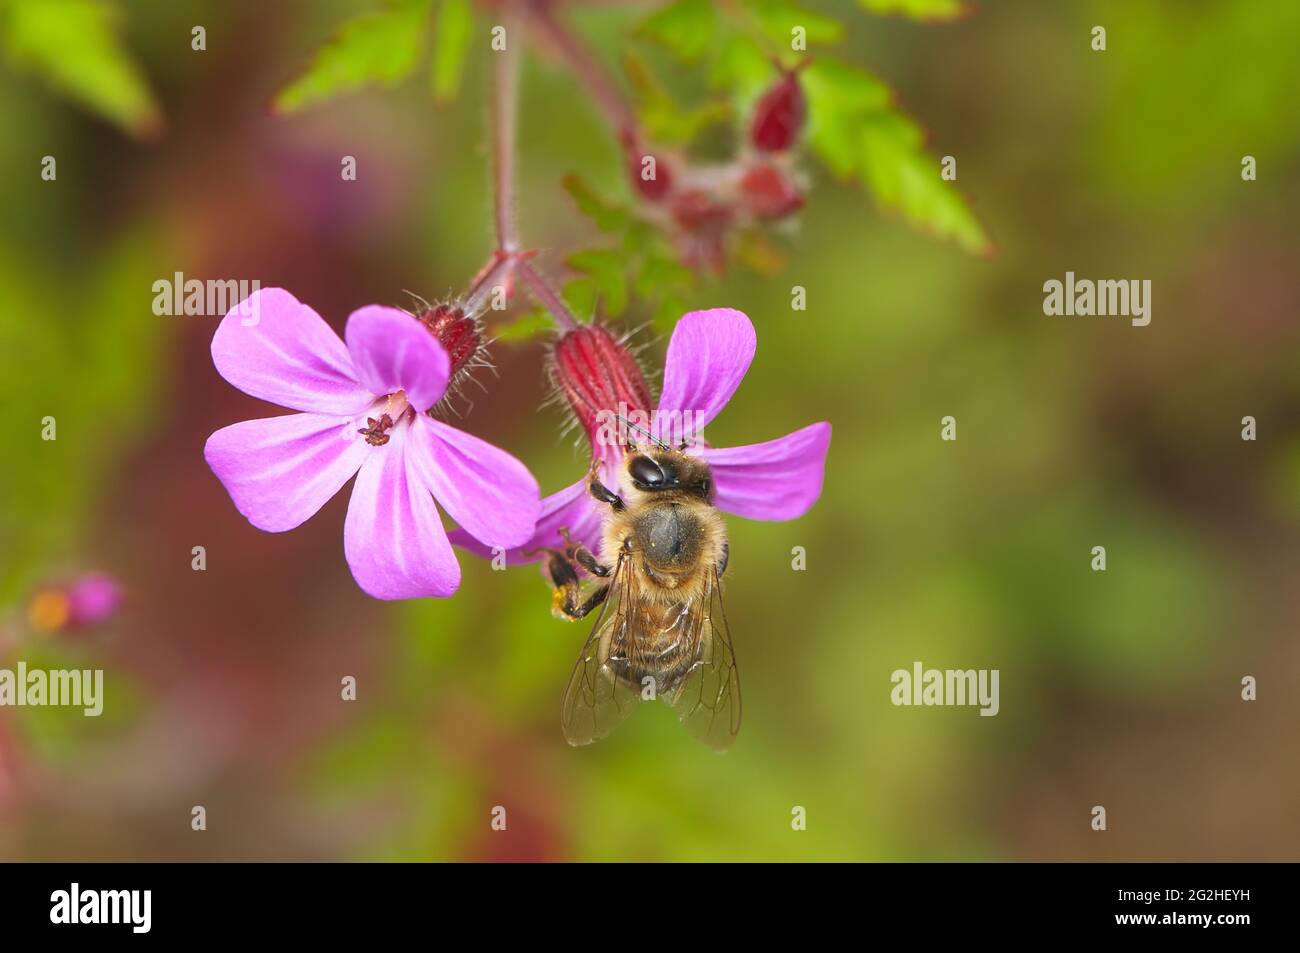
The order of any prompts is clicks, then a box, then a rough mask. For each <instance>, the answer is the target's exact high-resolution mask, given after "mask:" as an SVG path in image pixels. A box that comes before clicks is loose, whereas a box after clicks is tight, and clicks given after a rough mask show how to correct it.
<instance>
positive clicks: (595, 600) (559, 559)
mask: <svg viewBox="0 0 1300 953" xmlns="http://www.w3.org/2000/svg"><path fill="white" fill-rule="evenodd" d="M569 550H571V551H572V550H576V552H569V551H565V552H562V551H560V550H558V549H551V550H548V552H549V553H550V555H549V556H548V557H547V560H546V574H547V575H548V576H549V577H550V579H551V585H552V586H553V587H554V589H555V592H554V594H553V595H552V596H551V615H553V616H555V617H556V618H557V619H564V620H566V621H568V622H576V621H577V620H578V619H581V618H582V617H583V616H585V615H586V614H587V613H589V612H591V610H592V609H594V608H596V606H598V605H600V604H601V603H602V602H604V601H605V596H606V595H608V593H609V583H602V584H601V585H600V586H598V587H597V588H596V589H594V590H593V591H592V593H591V595H589V596H588V597H587V598H586V600H585V601H580V600H581V598H582V581H581V579H580V578H579V576H578V569H577V566H575V565H574V561H575V559H576V560H577V561H578V562H580V563H582V565H583V568H586V569H588V571H589V572H593V573H594V574H595V575H597V576H607V575H609V570H608V569H607V567H604V566H601V565H600V564H599V563H597V562H596V559H595V557H594V556H592V555H591V552H590V551H589V550H588V549H587V548H586V547H585V546H583V545H582V544H581V543H578V544H575V545H572V546H570V547H569ZM578 553H582V554H585V559H584V557H583V556H582V555H578ZM586 560H590V562H591V566H592V567H595V568H594V569H593V568H591V567H588V566H587V563H586ZM599 569H605V570H606V571H605V572H597V571H596V570H599Z"/></svg>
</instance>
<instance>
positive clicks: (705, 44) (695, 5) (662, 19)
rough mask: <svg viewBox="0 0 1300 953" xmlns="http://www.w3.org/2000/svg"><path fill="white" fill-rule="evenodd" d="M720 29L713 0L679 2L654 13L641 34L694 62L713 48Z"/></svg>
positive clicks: (640, 30)
mask: <svg viewBox="0 0 1300 953" xmlns="http://www.w3.org/2000/svg"><path fill="white" fill-rule="evenodd" d="M717 29H718V16H717V13H716V12H715V11H714V9H713V4H712V3H710V2H709V0H677V2H676V3H670V4H669V5H668V6H666V7H664V8H663V9H661V10H657V11H655V12H654V13H652V14H651V15H650V16H649V17H648V18H647V19H646V20H645V21H643V22H642V24H641V26H640V27H639V30H638V32H639V33H641V35H643V36H645V37H647V38H649V39H652V40H655V41H657V42H659V43H661V44H663V46H665V47H667V48H668V49H669V50H670V51H671V52H672V53H673V54H674V55H676V56H677V57H678V59H681V60H684V61H685V62H688V63H691V62H694V61H696V60H698V59H699V58H700V57H701V56H703V55H704V54H705V53H707V52H708V51H709V50H710V49H711V48H712V47H713V43H714V34H715V33H716V32H717Z"/></svg>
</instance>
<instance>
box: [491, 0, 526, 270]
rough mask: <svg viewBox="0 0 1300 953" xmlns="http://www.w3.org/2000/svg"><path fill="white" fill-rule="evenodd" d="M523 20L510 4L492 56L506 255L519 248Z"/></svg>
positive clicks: (500, 233)
mask: <svg viewBox="0 0 1300 953" xmlns="http://www.w3.org/2000/svg"><path fill="white" fill-rule="evenodd" d="M523 32H524V27H523V21H522V20H520V18H519V17H516V16H514V15H513V13H512V12H511V11H510V9H509V5H507V12H506V18H505V35H506V48H505V49H504V50H499V51H497V52H495V53H494V54H493V55H494V56H495V57H496V61H495V66H494V69H493V74H494V83H493V95H492V126H493V136H492V157H493V163H492V164H493V170H494V175H493V199H494V201H495V204H496V230H497V249H498V250H499V251H504V252H506V253H507V254H509V253H511V252H514V251H516V250H517V249H518V248H519V238H518V233H517V229H518V226H517V223H516V221H515V202H514V182H515V113H516V111H517V106H518V95H517V91H518V87H519V48H520V46H521V45H522V43H523Z"/></svg>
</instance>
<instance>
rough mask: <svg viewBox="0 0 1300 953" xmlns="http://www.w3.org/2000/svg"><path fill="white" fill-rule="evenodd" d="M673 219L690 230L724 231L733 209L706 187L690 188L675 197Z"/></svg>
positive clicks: (729, 222)
mask: <svg viewBox="0 0 1300 953" xmlns="http://www.w3.org/2000/svg"><path fill="white" fill-rule="evenodd" d="M672 213H673V220H674V221H676V222H677V224H678V225H680V226H681V227H682V228H684V229H686V231H688V232H718V233H720V232H723V231H725V230H726V228H727V226H728V225H730V224H731V219H732V210H731V208H730V207H728V206H726V205H724V204H723V203H721V202H719V201H718V200H717V199H715V198H714V197H713V196H712V195H710V194H709V193H708V192H706V191H705V190H704V189H688V190H686V191H684V192H682V193H681V194H680V195H678V196H677V197H676V198H675V199H673V204H672Z"/></svg>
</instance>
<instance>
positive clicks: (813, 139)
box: [800, 59, 891, 178]
mask: <svg viewBox="0 0 1300 953" xmlns="http://www.w3.org/2000/svg"><path fill="white" fill-rule="evenodd" d="M800 81H801V82H802V83H803V88H804V94H805V95H806V96H807V97H808V144H809V146H810V147H811V148H812V150H813V151H814V152H815V153H817V155H818V156H819V157H820V158H821V159H822V161H823V162H825V163H826V165H827V166H828V167H829V168H830V170H831V171H832V172H834V173H835V174H836V175H837V176H839V177H840V178H849V177H851V176H853V175H854V174H855V172H856V170H857V168H858V166H859V163H860V153H861V136H860V135H859V127H860V125H861V122H862V119H863V117H864V116H866V115H869V114H871V113H877V112H880V111H882V110H884V109H885V108H887V107H888V105H889V101H890V98H891V97H890V92H889V87H888V86H886V85H885V84H884V83H883V82H881V81H880V80H879V79H877V78H876V77H874V76H872V75H871V74H870V73H868V72H866V71H865V70H861V69H858V68H857V67H855V66H850V65H848V64H847V63H840V62H837V61H835V60H829V59H818V60H816V61H815V62H813V63H811V64H810V65H809V66H808V68H807V69H805V70H804V71H803V72H802V73H801V74H800Z"/></svg>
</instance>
